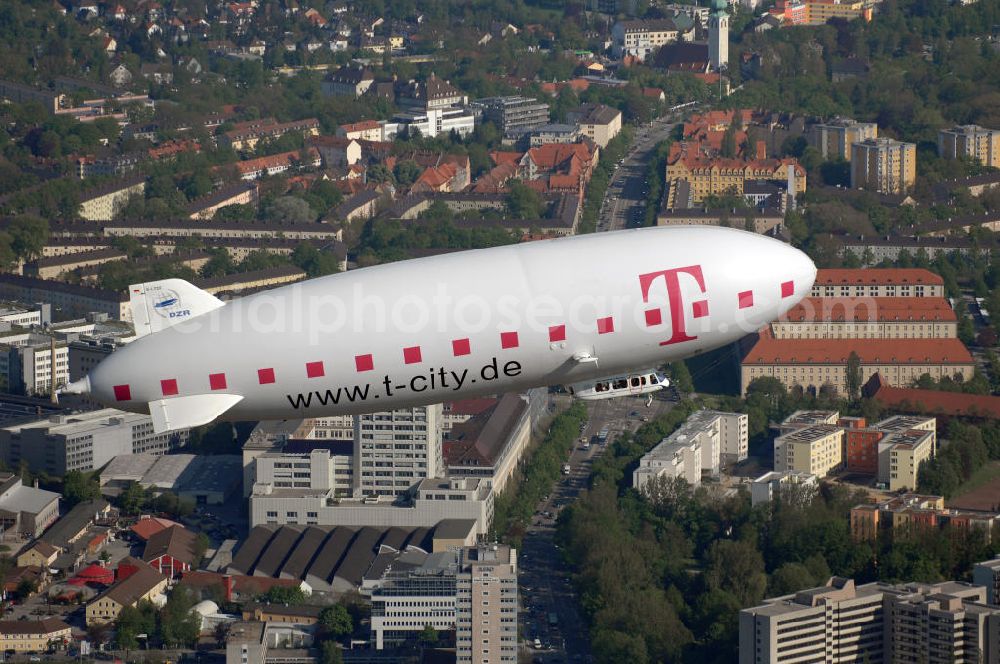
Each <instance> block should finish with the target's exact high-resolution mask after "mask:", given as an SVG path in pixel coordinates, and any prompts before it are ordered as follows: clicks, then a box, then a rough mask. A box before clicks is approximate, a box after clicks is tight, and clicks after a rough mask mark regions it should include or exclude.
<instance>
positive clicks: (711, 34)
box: [708, 0, 729, 71]
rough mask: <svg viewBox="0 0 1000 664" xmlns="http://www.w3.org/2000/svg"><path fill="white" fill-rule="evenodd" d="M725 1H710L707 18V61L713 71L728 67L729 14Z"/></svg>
mask: <svg viewBox="0 0 1000 664" xmlns="http://www.w3.org/2000/svg"><path fill="white" fill-rule="evenodd" d="M728 4H729V3H727V2H726V0H712V13H711V14H709V17H708V61H709V64H711V65H712V69H714V70H715V71H722V70H723V69H725V68H726V67H728V66H729V13H728V12H726V9H727V8H728Z"/></svg>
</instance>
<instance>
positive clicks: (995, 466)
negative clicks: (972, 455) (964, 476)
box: [948, 461, 1000, 510]
mask: <svg viewBox="0 0 1000 664" xmlns="http://www.w3.org/2000/svg"><path fill="white" fill-rule="evenodd" d="M998 504H1000V461H991V462H989V463H988V464H986V465H985V466H983V467H982V468H980V469H979V470H977V471H976V472H975V473H973V474H972V477H970V478H969V479H968V481H967V482H965V483H964V484H962V486H960V487H958V490H957V491H955V495H953V496H952V497H951V498H950V499H949V500H948V506H949V507H960V508H964V509H970V510H993V509H994V508H995V507H996V506H997V505H998Z"/></svg>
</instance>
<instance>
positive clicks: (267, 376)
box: [257, 369, 274, 385]
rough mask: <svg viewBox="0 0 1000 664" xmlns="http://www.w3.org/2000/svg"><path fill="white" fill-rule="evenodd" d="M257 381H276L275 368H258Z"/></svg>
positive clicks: (261, 382) (264, 383)
mask: <svg viewBox="0 0 1000 664" xmlns="http://www.w3.org/2000/svg"><path fill="white" fill-rule="evenodd" d="M257 382H259V383H260V384H261V385H267V384H268V383H273V382H274V369H257Z"/></svg>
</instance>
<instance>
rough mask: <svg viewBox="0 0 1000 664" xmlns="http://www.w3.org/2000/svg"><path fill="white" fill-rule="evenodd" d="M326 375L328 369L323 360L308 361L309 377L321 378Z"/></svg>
mask: <svg viewBox="0 0 1000 664" xmlns="http://www.w3.org/2000/svg"><path fill="white" fill-rule="evenodd" d="M324 375H326V369H324V368H323V363H322V362H306V376H307V377H309V378H320V377H322V376H324Z"/></svg>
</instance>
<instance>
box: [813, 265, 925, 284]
mask: <svg viewBox="0 0 1000 664" xmlns="http://www.w3.org/2000/svg"><path fill="white" fill-rule="evenodd" d="M841 285H843V286H879V285H896V286H914V285H924V286H928V285H929V286H943V285H944V279H942V278H941V277H940V276H939V275H937V274H934V273H933V272H931V271H930V270H925V269H923V268H859V269H849V268H844V269H829V268H828V269H821V270H818V271H817V272H816V281H815V282H813V287H814V288H815V287H816V286H841Z"/></svg>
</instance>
